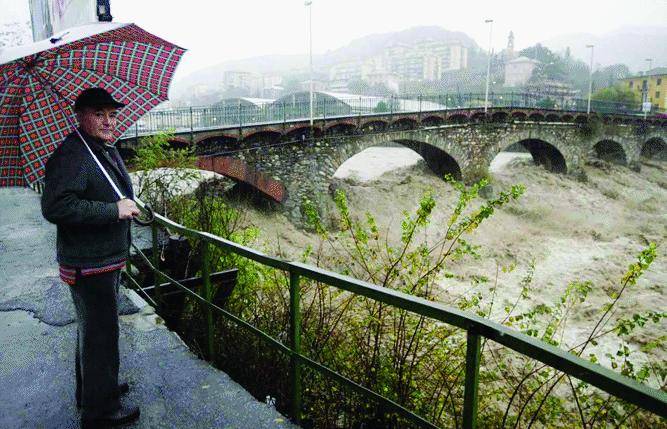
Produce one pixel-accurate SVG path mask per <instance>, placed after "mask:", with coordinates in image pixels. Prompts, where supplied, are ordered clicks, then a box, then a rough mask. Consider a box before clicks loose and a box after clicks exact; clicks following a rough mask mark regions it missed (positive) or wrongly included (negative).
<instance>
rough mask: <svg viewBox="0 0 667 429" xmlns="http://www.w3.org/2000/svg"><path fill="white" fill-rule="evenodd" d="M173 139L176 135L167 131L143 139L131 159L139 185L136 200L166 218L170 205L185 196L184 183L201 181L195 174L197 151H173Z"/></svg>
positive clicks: (188, 149)
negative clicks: (170, 202)
mask: <svg viewBox="0 0 667 429" xmlns="http://www.w3.org/2000/svg"><path fill="white" fill-rule="evenodd" d="M172 138H173V133H171V132H166V131H163V132H160V133H158V134H156V135H154V136H149V137H144V138H142V139H141V141H140V142H139V147H138V148H137V152H136V155H135V157H134V158H133V159H132V164H133V166H134V168H135V170H136V171H135V172H134V175H135V177H136V178H137V181H138V186H137V189H136V191H135V194H136V196H137V197H139V198H141V199H143V200H145V202H147V203H148V204H150V205H151V207H152V208H153V210H155V211H156V212H158V213H162V214H163V215H165V216H167V207H168V201H169V200H171V199H173V198H174V197H175V196H176V195H178V194H179V193H181V192H182V189H183V185H184V183H187V182H188V181H192V180H195V179H196V178H197V177H198V174H197V172H196V171H194V170H193V169H194V168H196V156H195V154H194V150H193V149H192V148H187V149H172V148H170V147H169V140H171V139H172Z"/></svg>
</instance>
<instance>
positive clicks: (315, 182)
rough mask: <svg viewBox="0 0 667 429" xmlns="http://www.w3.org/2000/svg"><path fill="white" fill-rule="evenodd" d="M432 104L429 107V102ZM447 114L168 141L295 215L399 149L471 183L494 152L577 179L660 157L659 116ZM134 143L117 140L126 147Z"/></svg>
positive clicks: (521, 111)
mask: <svg viewBox="0 0 667 429" xmlns="http://www.w3.org/2000/svg"><path fill="white" fill-rule="evenodd" d="M431 106H432V105H431ZM487 110H488V111H487V112H485V111H484V109H483V108H481V107H471V108H447V109H439V110H427V111H412V112H392V111H390V112H381V113H366V114H362V113H358V114H354V115H337V116H327V117H325V116H320V117H319V118H316V119H315V120H314V121H313V126H312V127H311V126H310V121H309V119H306V118H298V119H290V120H287V119H285V120H284V121H277V122H270V123H268V122H261V123H248V124H245V125H244V124H236V125H231V126H230V125H226V126H221V127H218V128H211V127H201V128H198V129H196V128H195V127H192V129H190V130H189V131H182V130H181V131H177V132H176V133H175V136H174V138H173V141H172V144H173V145H175V146H181V147H185V146H189V145H195V152H196V153H197V154H198V155H199V165H200V168H202V169H206V170H211V171H216V172H218V173H220V174H223V175H225V176H228V177H231V178H233V179H234V180H237V181H240V182H243V183H246V184H249V185H251V186H253V187H254V188H256V189H257V190H259V191H261V192H262V193H263V194H265V195H266V196H268V197H270V198H271V199H273V200H275V201H277V202H280V203H282V204H283V205H284V207H285V208H286V209H287V211H288V214H289V215H290V217H292V218H294V219H298V218H300V212H299V208H300V205H301V201H302V199H303V197H306V196H308V197H309V198H311V199H313V198H318V196H320V197H321V196H323V195H326V194H327V193H328V192H329V185H330V181H331V178H332V176H333V175H334V173H335V171H336V170H337V169H338V167H339V166H340V165H341V164H342V163H343V162H345V161H346V160H347V159H349V158H350V157H352V156H354V155H355V154H357V153H359V152H361V151H362V150H364V149H366V148H368V147H372V146H381V145H384V144H387V143H398V144H401V145H403V146H406V147H408V148H410V149H412V150H414V151H415V152H417V153H419V154H420V155H421V156H422V157H423V158H424V159H425V161H426V163H427V165H428V166H429V167H430V168H431V169H432V170H433V171H434V172H435V173H436V174H438V175H440V176H442V175H444V174H445V173H449V174H452V175H453V176H454V177H456V178H458V179H462V180H464V181H467V182H470V181H472V180H474V179H475V178H476V177H477V176H478V175H479V172H480V171H485V170H486V169H487V168H488V166H489V164H490V163H491V161H492V160H493V158H494V157H495V156H496V155H497V154H498V153H499V152H500V151H502V150H505V149H507V148H508V147H510V146H513V145H516V144H519V145H521V146H523V147H524V148H526V149H527V150H528V151H529V152H530V153H531V155H532V156H533V159H534V161H535V162H536V163H537V164H540V165H544V166H545V167H546V168H547V169H548V170H550V171H553V172H556V173H567V174H573V175H581V174H583V170H582V166H583V164H584V162H585V161H586V160H587V159H589V158H590V157H599V158H602V159H606V160H609V161H612V162H616V163H619V164H623V165H627V166H629V167H630V168H633V169H638V168H639V160H640V158H641V157H642V156H646V157H653V156H665V154H666V153H667V150H666V148H667V119H666V118H661V117H656V116H651V117H648V118H646V119H645V118H644V117H643V116H641V115H636V114H620V113H613V112H611V113H600V112H594V113H591V114H590V115H587V114H586V113H585V112H582V111H576V110H573V111H566V110H558V109H540V108H537V107H513V106H508V107H493V108H489V109H487ZM136 141H137V139H136V138H126V139H124V140H122V143H121V148H122V149H125V150H127V149H132V148H133V147H134V146H135V144H136Z"/></svg>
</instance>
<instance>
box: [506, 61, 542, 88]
mask: <svg viewBox="0 0 667 429" xmlns="http://www.w3.org/2000/svg"><path fill="white" fill-rule="evenodd" d="M539 63H540V62H539V61H537V60H533V59H531V58H528V57H519V58H515V59H513V60H511V61H507V62H506V63H505V86H510V87H512V86H522V85H525V84H526V83H527V82H528V80H529V79H530V77H531V76H532V75H533V70H534V69H535V67H537V65H538V64H539Z"/></svg>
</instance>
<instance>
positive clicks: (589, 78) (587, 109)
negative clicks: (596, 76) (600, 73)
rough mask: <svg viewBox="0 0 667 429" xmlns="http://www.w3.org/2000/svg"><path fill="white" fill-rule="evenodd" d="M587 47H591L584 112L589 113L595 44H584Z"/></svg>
mask: <svg viewBox="0 0 667 429" xmlns="http://www.w3.org/2000/svg"><path fill="white" fill-rule="evenodd" d="M586 47H587V48H591V69H590V73H589V75H588V107H587V108H586V114H588V115H590V113H591V95H592V92H593V49H594V48H595V45H586Z"/></svg>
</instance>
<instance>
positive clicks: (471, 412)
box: [463, 330, 481, 429]
mask: <svg viewBox="0 0 667 429" xmlns="http://www.w3.org/2000/svg"><path fill="white" fill-rule="evenodd" d="M466 339H467V346H466V378H465V391H464V393H463V428H464V429H474V428H475V427H477V389H478V387H479V361H480V350H481V337H480V336H479V335H478V334H475V333H473V332H472V331H471V330H468V332H467V338H466Z"/></svg>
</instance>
